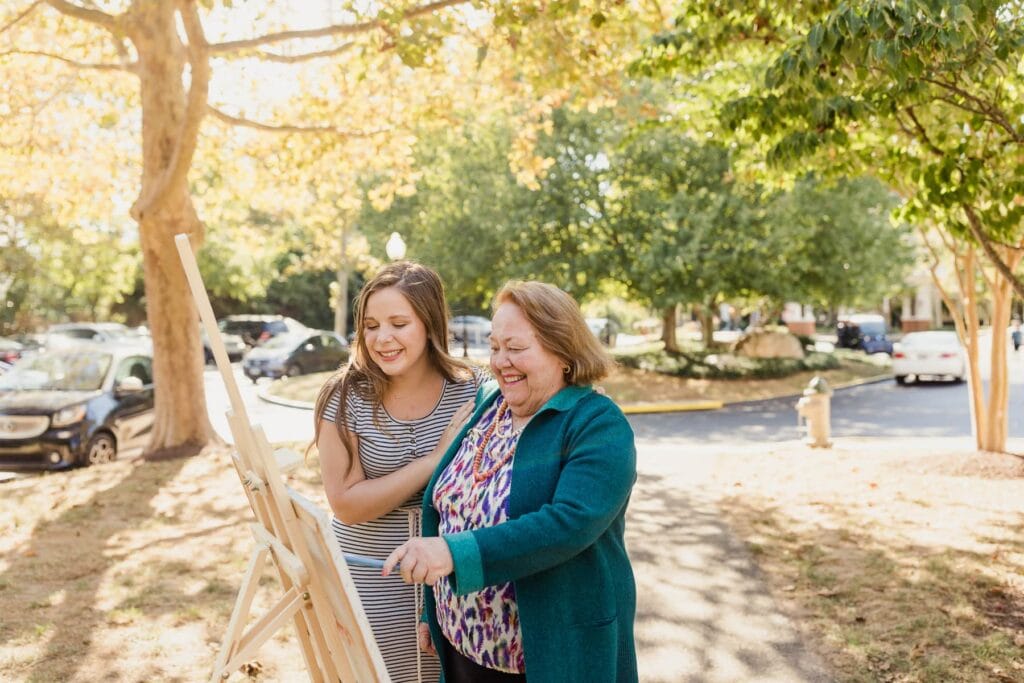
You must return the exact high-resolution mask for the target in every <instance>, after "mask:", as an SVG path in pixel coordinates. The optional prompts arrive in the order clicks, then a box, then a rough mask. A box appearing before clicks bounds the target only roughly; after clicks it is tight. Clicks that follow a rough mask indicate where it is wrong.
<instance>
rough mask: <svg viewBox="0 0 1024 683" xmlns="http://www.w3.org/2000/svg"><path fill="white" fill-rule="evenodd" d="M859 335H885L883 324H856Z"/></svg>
mask: <svg viewBox="0 0 1024 683" xmlns="http://www.w3.org/2000/svg"><path fill="white" fill-rule="evenodd" d="M857 327H859V328H860V332H861V334H885V323H876V322H863V323H857Z"/></svg>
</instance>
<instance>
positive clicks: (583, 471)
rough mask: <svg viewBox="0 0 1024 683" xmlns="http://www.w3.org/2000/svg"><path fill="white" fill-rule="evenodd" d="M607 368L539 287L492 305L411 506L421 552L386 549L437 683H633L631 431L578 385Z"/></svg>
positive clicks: (564, 303)
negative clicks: (414, 605) (486, 376)
mask: <svg viewBox="0 0 1024 683" xmlns="http://www.w3.org/2000/svg"><path fill="white" fill-rule="evenodd" d="M610 365H611V363H610V361H609V359H608V357H607V356H606V354H605V353H604V351H603V349H602V348H601V346H600V344H599V343H598V342H597V339H596V338H595V337H594V335H593V334H592V333H591V332H590V330H589V329H588V328H587V325H586V323H585V322H584V320H583V317H582V315H581V314H580V311H579V308H578V307H577V306H576V304H575V302H574V301H573V300H572V299H571V298H570V297H569V296H568V295H567V294H565V293H564V292H562V291H561V290H559V289H557V288H556V287H553V286H551V285H548V284H544V283H541V282H511V283H509V284H507V285H506V286H505V287H504V288H503V289H502V290H501V291H500V292H499V293H498V295H497V297H496V298H495V310H494V318H493V326H492V331H491V370H492V372H493V373H494V376H495V378H496V379H497V382H496V384H495V383H494V382H492V383H489V384H487V385H484V386H483V387H482V388H481V390H480V394H479V399H480V400H479V401H478V407H477V409H476V411H475V413H474V414H473V416H472V417H471V418H470V422H469V425H467V427H465V428H464V429H463V430H462V433H461V434H460V436H459V438H458V439H457V441H456V444H454V445H453V446H452V447H451V448H449V449H448V452H447V453H445V455H444V456H443V457H442V459H441V462H440V464H439V465H438V468H437V471H436V472H435V473H434V476H433V478H432V479H431V481H430V483H429V484H428V485H427V489H426V492H425V494H424V498H423V534H424V538H414V539H411V540H410V541H408V542H406V543H404V544H403V545H401V546H399V547H398V548H396V549H395V551H394V552H393V553H391V555H390V556H389V557H388V559H387V561H386V562H385V567H384V574H385V575H387V574H390V572H391V570H392V569H393V568H394V567H395V565H396V564H397V563H399V562H401V567H400V571H401V574H402V577H403V578H404V579H405V581H407V582H416V583H427V584H430V585H432V586H433V591H428V592H427V601H426V602H427V604H426V615H425V616H426V619H427V621H428V623H429V634H428V632H427V627H426V626H425V625H424V626H423V627H421V637H420V645H421V647H423V648H425V649H428V650H429V649H433V647H432V646H436V649H437V651H438V653H439V655H440V658H441V665H442V669H443V680H445V681H448V682H449V683H453V682H458V681H474V682H478V681H492V680H493V681H524V680H526V675H527V672H528V675H529V680H530V682H531V683H540V682H542V681H552V682H555V681H557V682H559V683H561V682H563V681H636V680H637V670H636V653H635V649H634V643H633V618H634V614H635V611H636V592H635V584H634V581H633V571H632V568H631V566H630V563H629V557H628V556H627V554H626V547H625V544H624V542H623V530H624V526H625V513H626V504H627V502H628V500H629V494H630V491H631V489H632V487H633V482H634V480H635V479H636V449H635V446H634V442H633V432H632V430H631V429H630V427H629V424H628V422H627V421H626V419H625V417H624V416H623V414H622V411H620V410H619V409H618V408H617V407H616V406H615V404H614V403H613V402H612V401H611V400H610V399H609V398H607V397H606V396H603V395H601V394H599V393H597V392H595V391H594V390H593V389H591V387H590V386H589V385H590V383H591V382H594V381H596V380H598V379H600V378H602V377H603V376H605V374H607V372H608V369H609V367H610Z"/></svg>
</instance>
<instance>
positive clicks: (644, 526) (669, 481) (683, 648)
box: [626, 440, 832, 683]
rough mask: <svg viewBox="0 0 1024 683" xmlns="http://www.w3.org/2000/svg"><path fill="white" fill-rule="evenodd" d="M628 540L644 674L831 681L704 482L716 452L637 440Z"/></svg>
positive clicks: (707, 679)
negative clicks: (634, 584) (777, 602)
mask: <svg viewBox="0 0 1024 683" xmlns="http://www.w3.org/2000/svg"><path fill="white" fill-rule="evenodd" d="M637 446H638V450H639V461H638V472H639V476H638V481H637V484H636V487H635V489H634V492H633V498H632V500H631V502H630V510H629V518H628V521H627V531H626V535H627V544H628V547H629V552H630V556H631V557H632V559H633V567H634V571H635V572H636V577H637V593H638V604H637V627H636V642H637V655H638V659H639V666H640V680H641V681H645V682H651V683H653V682H655V681H657V682H664V683H683V682H685V683H727V682H728V683H743V682H744V681H750V682H754V681H757V682H759V683H770V682H780V683H781V682H783V681H785V682H797V683H799V682H809V683H810V682H814V683H817V682H824V681H830V680H832V679H831V678H830V676H829V675H828V673H827V670H826V669H825V668H824V665H823V664H822V663H821V662H820V661H819V660H818V658H817V657H816V656H814V655H813V654H812V653H810V652H809V651H808V650H807V649H806V647H805V645H804V643H803V642H802V641H801V638H800V636H799V634H798V632H797V630H796V628H795V627H794V626H793V624H792V623H791V622H790V621H789V619H788V618H787V617H786V616H785V615H784V614H783V613H782V612H781V611H780V610H779V608H778V606H777V605H776V604H775V602H774V601H773V599H772V598H771V596H770V594H769V590H768V587H767V585H766V583H765V582H764V580H763V579H762V577H761V576H760V574H759V572H758V570H757V568H756V566H755V565H754V563H753V561H752V560H751V558H750V556H749V555H748V553H747V551H746V549H745V547H744V545H743V544H742V543H741V542H740V541H739V540H737V539H736V538H735V537H734V536H733V535H732V533H731V532H730V531H729V529H728V527H727V526H726V524H725V521H724V520H723V519H722V518H721V516H720V514H719V512H718V510H717V508H716V506H715V503H714V500H713V495H712V494H711V493H710V490H711V489H710V487H708V486H705V483H706V482H707V481H708V479H709V478H710V475H711V473H712V472H713V471H714V467H715V461H716V452H722V449H723V448H728V449H730V450H732V451H736V450H738V449H743V450H746V449H749V450H751V454H752V455H753V454H754V453H755V452H756V451H757V450H758V449H759V448H762V447H760V446H757V445H756V444H743V445H736V446H731V445H723V444H718V445H716V446H714V447H699V448H693V447H690V446H682V445H680V444H679V443H678V442H677V443H675V444H671V443H665V442H658V441H648V440H645V441H639V442H638V444H637Z"/></svg>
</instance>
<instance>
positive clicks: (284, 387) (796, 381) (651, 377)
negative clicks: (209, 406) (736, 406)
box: [269, 353, 889, 406]
mask: <svg viewBox="0 0 1024 683" xmlns="http://www.w3.org/2000/svg"><path fill="white" fill-rule="evenodd" d="M888 372H889V365H888V364H887V363H885V362H884V359H874V358H868V357H866V356H863V355H862V354H852V353H846V354H843V355H841V356H840V365H839V367H838V368H835V369H832V370H822V371H819V372H812V371H807V372H798V373H796V374H794V375H790V376H788V377H780V378H776V379H758V380H753V379H728V380H710V379H687V378H681V377H671V376H669V375H663V374H659V373H655V372H647V371H644V370H636V369H633V368H627V367H621V366H620V367H618V368H616V369H615V371H614V372H612V374H611V375H610V376H609V377H607V378H606V379H605V380H604V381H602V382H601V386H603V387H604V389H605V391H606V392H608V395H609V396H611V397H612V398H614V399H615V400H616V401H617V402H618V403H619V404H620V405H623V406H629V405H636V404H641V403H661V402H673V403H676V402H683V403H685V402H690V401H723V402H731V401H748V400H753V399H759V398H768V397H771V396H783V395H790V394H798V393H800V392H801V391H803V389H804V388H805V387H806V386H807V383H808V382H809V381H810V379H811V378H812V377H814V376H815V375H821V376H822V377H824V378H825V379H826V380H828V382H829V384H831V385H832V386H839V385H841V384H844V383H846V382H851V381H856V380H860V379H865V378H868V377H877V376H879V375H885V374H887V373H888ZM330 374H331V373H326V372H324V373H317V374H313V375H305V376H302V377H293V378H288V379H284V380H280V381H278V382H275V383H274V384H273V385H272V386H271V387H270V388H269V391H270V393H271V394H273V395H274V396H279V397H281V398H286V399H290V400H294V401H308V402H313V401H314V400H316V395H317V392H318V391H319V390H320V387H321V386H322V385H323V383H324V381H325V380H326V379H327V378H328V377H329V376H330Z"/></svg>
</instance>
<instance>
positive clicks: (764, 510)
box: [0, 440, 1024, 683]
mask: <svg viewBox="0 0 1024 683" xmlns="http://www.w3.org/2000/svg"><path fill="white" fill-rule="evenodd" d="M871 443H872V442H870V441H867V440H865V441H864V442H863V444H861V445H857V444H854V445H853V446H849V445H847V444H844V443H837V445H836V447H835V448H833V449H832V450H830V451H810V450H808V449H806V448H804V447H802V446H801V445H799V444H788V445H784V446H779V445H772V446H766V447H765V449H764V451H763V452H761V451H758V454H757V456H758V457H751V456H750V453H747V454H746V455H743V456H740V455H737V454H731V453H728V452H722V453H718V454H715V455H709V456H708V457H713V458H714V467H713V474H712V475H711V477H710V479H709V482H708V483H707V484H702V491H705V490H706V492H707V493H708V494H709V495H711V496H713V498H714V499H715V500H718V506H719V508H720V509H721V510H722V511H723V512H724V514H725V518H726V520H727V521H728V522H729V524H730V525H731V527H732V529H733V531H734V532H735V533H736V534H737V535H738V536H739V537H740V538H741V539H743V540H744V541H745V542H746V544H747V547H748V548H749V550H750V552H751V554H752V556H753V557H754V558H755V559H756V560H757V562H758V563H759V565H760V566H761V568H762V569H763V571H764V573H765V574H766V575H767V577H768V580H769V582H770V585H771V586H772V587H773V589H774V592H775V595H776V600H777V601H778V602H780V603H782V604H783V605H785V606H787V607H788V609H789V611H790V612H791V613H792V614H793V615H794V616H795V620H796V621H797V623H798V624H800V625H801V626H802V627H803V629H804V630H805V632H806V633H807V634H809V636H810V637H811V638H812V639H813V642H814V643H815V644H816V646H817V650H818V652H819V653H820V654H821V655H822V656H823V658H824V659H825V660H826V661H827V662H829V664H830V665H831V667H833V669H834V671H835V672H836V675H835V678H836V680H839V681H936V682H938V681H943V682H945V681H965V682H966V681H981V680H986V681H989V680H991V681H1022V680H1024V669H1022V668H1021V667H1022V662H1024V657H1022V648H1021V646H1022V645H1024V630H1022V629H1024V578H1022V577H1024V533H1022V528H1024V513H1022V512H1021V505H1020V501H1021V500H1024V478H1022V477H1024V465H1022V463H1021V460H1020V459H1018V458H1016V457H1015V456H1010V455H993V454H968V453H962V452H961V453H954V452H945V451H943V450H942V449H941V448H936V447H927V448H924V447H923V448H921V449H918V450H913V449H910V450H906V449H900V452H898V453H893V452H884V453H883V452H878V451H877V449H876V448H873V447H872V446H871ZM665 465H666V466H671V467H674V468H676V469H677V470H679V471H681V472H686V471H687V470H688V468H690V467H692V465H690V464H687V462H686V461H685V459H683V458H680V460H679V461H678V462H676V463H665ZM647 466H648V467H651V466H657V467H661V466H662V465H661V464H658V463H654V462H652V461H647ZM641 475H642V477H641V479H642V481H643V482H646V483H644V485H643V486H641V487H640V489H639V490H638V493H637V500H636V501H634V503H635V504H634V506H633V507H632V508H631V512H630V521H629V523H628V524H629V526H628V531H627V535H628V537H629V539H628V540H629V542H630V547H631V552H634V553H635V556H634V568H635V570H636V572H637V576H638V580H640V581H641V582H642V583H643V584H644V585H648V586H659V585H663V584H665V582H666V581H667V577H665V576H664V571H665V567H666V566H671V564H667V563H666V557H668V556H667V555H666V554H665V553H672V552H675V549H674V548H672V547H669V546H671V544H667V545H666V542H665V537H664V536H661V537H658V536H657V535H655V536H650V535H649V534H648V533H646V532H645V529H646V528H647V527H645V522H644V520H645V519H646V518H645V517H644V515H645V514H647V516H648V517H649V514H648V513H645V512H644V510H645V508H650V507H651V506H652V505H655V507H658V501H662V502H661V503H660V504H661V505H662V506H664V505H669V501H671V500H674V499H676V498H674V496H678V495H680V490H679V487H678V485H676V484H672V483H671V480H665V482H667V483H665V484H660V483H657V482H659V481H661V480H660V479H659V478H658V477H657V476H655V475H654V474H652V472H646V473H645V470H644V469H643V465H642V468H641ZM288 483H289V484H290V485H291V486H294V487H296V488H298V489H299V490H301V491H303V492H304V493H305V494H307V495H309V497H310V498H312V499H314V500H316V501H318V502H320V503H321V504H322V495H321V490H320V482H319V470H318V467H317V462H316V459H315V457H313V458H311V460H310V462H309V467H306V468H300V469H299V471H298V472H296V473H294V474H293V475H291V476H290V478H289V481H288ZM2 487H3V489H2V492H3V495H2V496H0V614H2V615H3V618H2V619H0V679H2V680H5V681H46V682H49V681H100V680H104V681H196V680H205V679H206V677H207V676H208V675H209V668H210V666H211V665H212V661H213V658H214V656H215V653H216V651H217V649H218V647H219V643H220V640H221V637H222V635H223V632H224V630H225V628H226V625H227V621H228V618H229V615H230V611H231V608H232V606H233V604H234V600H235V594H236V591H237V588H238V585H239V582H240V580H241V578H242V575H243V573H244V570H245V564H246V561H247V559H248V556H249V552H250V550H251V544H252V539H251V536H250V534H249V531H248V528H247V523H248V522H249V521H251V513H250V511H249V509H248V507H247V505H246V502H245V497H244V495H243V493H242V490H241V486H240V484H239V482H238V478H237V475H236V474H235V471H234V469H233V468H232V467H231V466H230V465H229V463H228V456H227V454H226V452H224V450H223V449H220V450H218V449H208V450H207V451H205V452H204V453H202V454H200V455H198V456H196V457H193V458H189V459H184V460H173V461H164V462H155V463H143V462H141V461H138V460H136V461H131V462H115V463H112V464H110V465H107V466H99V467H94V468H90V469H84V470H76V471H72V472H67V473H58V474H49V475H42V476H33V477H26V478H22V479H17V480H14V481H10V482H6V483H4V484H2ZM658 509H661V508H658ZM665 510H666V511H667V512H666V513H659V520H660V524H662V525H667V526H666V529H668V528H675V525H682V526H685V523H686V520H676V521H673V520H672V518H671V515H672V514H682V513H681V512H678V511H676V512H672V509H671V507H669V508H665ZM665 514H668V515H669V517H667V518H666V517H665ZM671 583H672V582H671V581H668V584H665V585H669V584H671ZM261 585H263V586H264V590H261V591H260V592H259V593H258V594H257V600H256V604H255V607H254V613H255V614H260V613H262V610H263V609H265V608H266V606H267V605H268V604H269V601H270V599H271V598H272V597H273V596H275V595H277V594H278V593H277V581H276V579H275V578H273V577H272V576H271V574H270V572H269V570H268V572H267V574H266V575H265V576H264V578H263V580H262V582H261ZM642 598H643V599H644V600H645V601H646V603H645V604H646V607H645V610H643V611H642V613H641V615H640V617H639V619H638V623H637V628H638V633H641V632H643V633H645V634H649V633H658V634H662V635H663V636H664V637H663V638H660V637H659V639H657V641H654V640H651V639H650V638H648V637H644V638H639V637H638V654H639V657H640V661H641V678H642V680H643V681H645V682H650V683H655V682H659V683H660V682H662V681H664V682H665V683H668V682H669V681H676V680H678V676H677V674H678V671H677V667H678V659H676V658H678V657H680V656H681V655H680V654H673V653H682V652H684V648H687V647H690V646H692V644H693V641H692V634H691V630H692V629H694V628H695V626H694V625H693V624H690V623H689V622H687V621H685V620H684V621H682V622H678V621H672V620H671V619H669V618H668V616H667V615H670V614H672V612H671V610H675V609H676V608H678V605H677V604H676V603H675V602H674V598H673V597H671V595H666V596H664V597H662V598H661V599H657V598H655V599H651V596H650V595H647V594H645V595H644V596H642ZM658 610H662V611H661V612H659V611H658ZM736 655H737V657H739V658H742V656H743V653H742V652H738V653H736ZM673 661H675V666H673ZM302 670H303V665H302V661H301V657H300V654H299V652H298V650H297V648H296V646H295V641H294V635H293V633H292V629H291V628H290V627H289V628H287V629H285V630H283V631H281V632H280V633H279V634H278V635H277V636H275V637H274V638H273V639H271V641H270V642H269V643H268V644H267V645H265V646H264V647H263V648H262V649H261V650H260V652H259V654H258V657H257V659H255V660H254V661H253V662H251V663H250V664H249V666H248V668H247V673H248V678H251V679H259V680H270V681H277V680H298V679H302V676H301V674H298V673H297V672H301V671H302ZM673 671H676V675H674V674H673V673H672V672H673ZM245 679H246V675H244V674H236V675H235V676H233V678H232V680H236V681H237V680H245ZM707 680H709V681H711V680H714V681H719V680H721V679H720V678H713V677H712V678H708V679H707ZM754 680H756V677H754Z"/></svg>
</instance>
